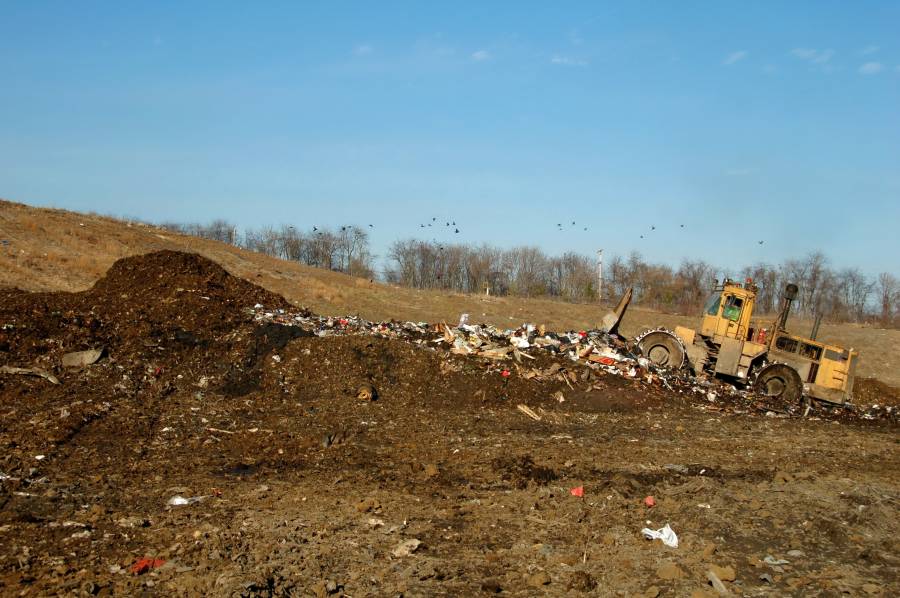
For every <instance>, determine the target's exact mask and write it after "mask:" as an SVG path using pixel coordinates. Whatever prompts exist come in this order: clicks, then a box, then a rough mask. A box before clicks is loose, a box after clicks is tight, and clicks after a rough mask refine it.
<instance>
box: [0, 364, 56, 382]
mask: <svg viewBox="0 0 900 598" xmlns="http://www.w3.org/2000/svg"><path fill="white" fill-rule="evenodd" d="M0 374H19V375H22V376H38V377H40V378H43V379H45V380H47V381H48V382H50V383H52V384H59V378H57V377H56V376H54V375H53V374H51V373H50V372H47V371H46V370H42V369H40V368H17V367H13V366H9V365H4V366H0Z"/></svg>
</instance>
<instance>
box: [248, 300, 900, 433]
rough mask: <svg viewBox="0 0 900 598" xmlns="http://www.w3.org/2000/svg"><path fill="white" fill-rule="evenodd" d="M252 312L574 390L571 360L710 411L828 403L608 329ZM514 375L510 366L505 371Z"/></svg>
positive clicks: (779, 411)
mask: <svg viewBox="0 0 900 598" xmlns="http://www.w3.org/2000/svg"><path fill="white" fill-rule="evenodd" d="M247 312H248V314H250V315H251V316H252V317H253V318H254V319H255V320H256V321H257V322H258V323H260V324H264V323H275V324H280V325H284V326H297V327H300V328H302V329H303V330H304V331H306V332H308V333H311V334H314V335H316V336H319V337H325V336H335V335H370V336H375V337H382V338H393V339H401V340H405V341H407V342H410V343H413V344H416V345H419V346H422V347H427V348H432V349H434V350H436V349H438V348H440V349H443V350H446V351H447V352H448V353H450V354H452V355H459V356H465V357H472V358H478V359H482V360H485V361H486V362H489V363H490V362H496V363H500V362H506V361H511V362H513V364H515V365H514V367H515V369H516V370H517V372H518V375H520V376H521V377H522V378H524V379H526V380H532V379H534V380H539V381H544V380H557V381H560V382H564V383H566V384H568V385H569V387H570V388H572V383H574V382H575V381H576V380H577V379H578V376H577V374H575V372H573V371H572V369H571V368H567V367H565V364H567V363H568V364H573V363H574V364H578V365H580V366H582V367H585V368H589V369H591V370H593V371H595V372H598V373H603V374H608V375H614V376H620V377H622V378H625V379H629V380H634V381H637V382H640V383H643V384H647V385H654V386H662V387H665V388H666V389H668V390H669V391H671V392H674V393H678V394H682V395H687V396H689V397H690V398H693V399H694V400H696V401H697V402H699V403H701V404H702V405H703V408H704V409H706V410H710V411H728V412H731V413H745V412H761V413H764V414H765V415H767V416H769V417H788V416H799V415H804V416H808V415H810V414H813V415H815V414H816V413H817V412H818V411H820V410H821V409H823V408H821V407H817V406H815V405H814V404H805V405H799V404H798V405H785V404H784V403H783V402H781V401H778V400H777V399H773V398H771V397H766V396H764V395H761V394H758V393H756V392H754V391H753V390H752V389H751V388H749V387H748V388H739V387H736V386H734V385H732V384H729V383H728V382H727V381H724V380H721V379H718V378H714V377H711V376H706V375H700V376H698V375H694V374H693V372H691V371H689V370H688V369H686V368H683V369H680V370H674V369H671V368H665V367H659V366H657V365H656V364H654V363H652V362H651V361H650V360H649V359H647V358H645V357H643V356H640V355H638V354H636V352H635V350H634V345H633V344H632V343H631V342H629V341H628V340H627V339H625V338H624V337H622V336H620V335H618V334H615V333H613V334H610V333H608V332H604V331H602V330H579V331H567V332H554V331H550V330H547V329H546V327H545V326H543V325H535V324H527V323H526V324H522V325H521V326H520V327H518V328H514V329H500V328H497V327H496V326H492V325H487V324H470V323H469V315H468V314H462V315H461V316H460V319H459V322H458V323H457V324H456V325H455V326H452V325H449V324H447V323H446V322H440V323H437V324H429V323H427V322H401V321H396V320H390V321H383V322H373V321H368V320H365V319H363V318H360V317H359V316H346V317H327V316H318V315H315V314H311V313H310V312H309V311H306V310H304V311H302V312H300V313H293V312H292V311H291V310H289V309H287V310H286V309H280V308H275V309H267V308H266V307H265V306H263V305H262V304H259V303H257V304H256V305H254V306H253V307H252V308H248V309H247ZM539 358H540V359H539ZM548 359H549V363H547V362H548ZM538 361H540V363H538ZM545 363H546V365H544V364H545ZM509 375H510V374H509V371H508V370H504V377H507V376H509ZM895 411H896V410H892V409H891V408H890V407H888V408H880V407H879V406H877V405H874V406H872V407H869V408H868V409H867V410H866V411H864V412H861V413H859V415H860V416H861V417H863V418H864V419H879V418H885V417H886V418H893V417H896V413H894V412H895ZM814 412H816V413H814Z"/></svg>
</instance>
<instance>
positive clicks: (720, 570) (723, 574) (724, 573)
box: [709, 565, 736, 581]
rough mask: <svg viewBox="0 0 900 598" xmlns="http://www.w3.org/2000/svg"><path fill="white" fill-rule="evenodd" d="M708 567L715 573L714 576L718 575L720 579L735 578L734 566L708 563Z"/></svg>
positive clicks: (729, 579) (732, 579) (728, 579)
mask: <svg viewBox="0 0 900 598" xmlns="http://www.w3.org/2000/svg"><path fill="white" fill-rule="evenodd" d="M709 568H710V570H711V571H712V572H713V573H715V574H716V577H718V578H719V579H721V580H722V581H734V580H735V578H736V575H735V573H734V567H719V566H718V565H710V566H709Z"/></svg>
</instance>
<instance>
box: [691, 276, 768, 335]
mask: <svg viewBox="0 0 900 598" xmlns="http://www.w3.org/2000/svg"><path fill="white" fill-rule="evenodd" d="M757 290H758V289H757V287H756V286H754V284H753V282H752V281H750V280H748V281H747V282H746V284H744V285H741V284H738V283H735V282H732V281H731V280H726V281H725V284H723V285H722V286H721V287H719V288H716V289H715V290H714V291H713V293H712V295H710V297H709V299H708V300H707V302H706V306H705V309H704V311H703V322H702V323H701V326H700V334H702V335H703V336H707V337H711V338H715V337H727V338H733V339H739V340H753V332H755V331H754V329H753V327H752V326H751V325H750V318H751V317H752V316H753V304H754V302H755V301H756V292H757Z"/></svg>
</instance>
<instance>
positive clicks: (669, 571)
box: [656, 561, 684, 580]
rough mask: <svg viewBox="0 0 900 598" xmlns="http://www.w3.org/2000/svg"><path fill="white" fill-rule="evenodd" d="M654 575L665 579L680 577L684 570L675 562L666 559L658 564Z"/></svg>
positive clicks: (682, 575)
mask: <svg viewBox="0 0 900 598" xmlns="http://www.w3.org/2000/svg"><path fill="white" fill-rule="evenodd" d="M656 576H657V577H658V578H660V579H666V580H669V579H681V578H682V577H684V571H682V570H681V569H680V568H679V567H678V565H676V564H675V563H673V562H671V561H668V562H665V563H663V564H662V565H660V566H659V568H658V569H657V570H656Z"/></svg>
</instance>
